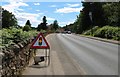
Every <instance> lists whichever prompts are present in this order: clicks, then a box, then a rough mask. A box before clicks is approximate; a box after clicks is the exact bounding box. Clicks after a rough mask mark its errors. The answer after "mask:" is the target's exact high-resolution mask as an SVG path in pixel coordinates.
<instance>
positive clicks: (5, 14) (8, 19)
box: [2, 9, 18, 28]
mask: <svg viewBox="0 0 120 77" xmlns="http://www.w3.org/2000/svg"><path fill="white" fill-rule="evenodd" d="M10 26H15V27H17V26H18V24H17V19H16V18H15V15H14V14H12V13H10V12H9V11H7V10H4V9H2V28H9V27H10Z"/></svg>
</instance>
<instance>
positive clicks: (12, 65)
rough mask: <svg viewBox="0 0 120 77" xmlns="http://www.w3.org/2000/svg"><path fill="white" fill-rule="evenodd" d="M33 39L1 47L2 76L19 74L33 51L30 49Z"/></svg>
mask: <svg viewBox="0 0 120 77" xmlns="http://www.w3.org/2000/svg"><path fill="white" fill-rule="evenodd" d="M33 39H34V38H30V39H27V40H24V41H22V42H20V43H18V44H13V45H10V46H8V47H6V48H3V49H2V52H3V54H4V56H3V58H2V70H1V75H2V76H3V77H7V76H9V77H13V76H18V75H20V74H21V71H22V70H24V68H25V67H26V66H27V65H28V64H29V60H30V58H31V56H32V55H33V51H34V50H33V49H30V46H31V42H32V41H33Z"/></svg>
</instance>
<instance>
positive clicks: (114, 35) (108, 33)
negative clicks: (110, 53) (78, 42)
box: [94, 26, 120, 40]
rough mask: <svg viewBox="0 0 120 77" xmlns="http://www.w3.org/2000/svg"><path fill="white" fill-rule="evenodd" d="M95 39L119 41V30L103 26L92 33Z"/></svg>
mask: <svg viewBox="0 0 120 77" xmlns="http://www.w3.org/2000/svg"><path fill="white" fill-rule="evenodd" d="M94 36H95V37H101V38H107V39H114V40H120V28H118V27H111V26H104V27H102V28H100V29H98V30H97V31H96V32H94Z"/></svg>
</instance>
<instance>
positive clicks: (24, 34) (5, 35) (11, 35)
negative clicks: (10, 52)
mask: <svg viewBox="0 0 120 77" xmlns="http://www.w3.org/2000/svg"><path fill="white" fill-rule="evenodd" d="M37 34H38V32H37V31H35V30H32V31H22V29H17V28H10V29H2V30H0V35H1V38H0V42H2V43H0V46H8V45H10V44H14V43H18V42H20V41H23V40H25V39H27V38H29V37H32V36H36V35H37Z"/></svg>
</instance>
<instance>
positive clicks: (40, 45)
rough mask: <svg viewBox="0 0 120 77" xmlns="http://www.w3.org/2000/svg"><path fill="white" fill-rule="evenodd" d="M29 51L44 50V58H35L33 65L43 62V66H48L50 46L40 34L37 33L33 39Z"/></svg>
mask: <svg viewBox="0 0 120 77" xmlns="http://www.w3.org/2000/svg"><path fill="white" fill-rule="evenodd" d="M31 49H45V51H44V52H45V54H44V56H36V55H35V57H34V62H35V65H38V63H39V62H43V61H45V64H47V65H48V66H49V64H50V46H49V44H48V42H47V41H46V39H45V37H44V36H43V34H42V33H39V34H38V36H37V37H36V39H34V41H33V43H32V45H31Z"/></svg>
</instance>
